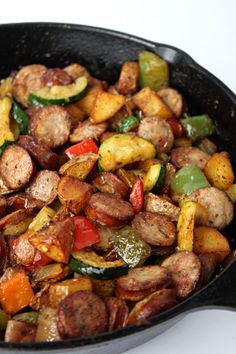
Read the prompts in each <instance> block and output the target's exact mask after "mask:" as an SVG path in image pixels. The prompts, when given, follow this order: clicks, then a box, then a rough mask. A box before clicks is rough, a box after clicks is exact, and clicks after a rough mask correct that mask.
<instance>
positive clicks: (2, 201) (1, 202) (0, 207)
mask: <svg viewBox="0 0 236 354" xmlns="http://www.w3.org/2000/svg"><path fill="white" fill-rule="evenodd" d="M6 210H7V200H6V198H5V197H0V218H2V217H3V216H4V215H5V214H6Z"/></svg>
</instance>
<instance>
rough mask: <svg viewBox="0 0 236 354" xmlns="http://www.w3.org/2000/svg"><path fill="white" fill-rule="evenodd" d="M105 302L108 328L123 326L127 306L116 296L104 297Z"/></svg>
mask: <svg viewBox="0 0 236 354" xmlns="http://www.w3.org/2000/svg"><path fill="white" fill-rule="evenodd" d="M105 304H106V307H107V310H108V315H109V320H108V330H109V331H112V330H113V329H118V328H123V327H124V326H125V325H126V320H127V317H128V314H129V308H128V306H127V305H126V303H125V301H123V300H121V299H117V298H116V297H108V298H106V299H105Z"/></svg>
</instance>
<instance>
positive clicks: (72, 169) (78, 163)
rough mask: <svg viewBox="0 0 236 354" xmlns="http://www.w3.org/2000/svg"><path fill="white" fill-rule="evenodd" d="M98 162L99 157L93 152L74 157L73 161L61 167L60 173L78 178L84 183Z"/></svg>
mask: <svg viewBox="0 0 236 354" xmlns="http://www.w3.org/2000/svg"><path fill="white" fill-rule="evenodd" d="M97 160H98V155H97V154H94V153H92V152H89V153H85V154H83V155H79V156H75V155H74V156H73V157H72V158H71V160H69V161H67V162H66V163H65V164H64V165H62V166H61V168H60V170H59V173H60V174H62V175H64V176H70V177H76V178H78V179H79V180H80V181H84V180H85V179H86V177H87V176H88V175H89V173H90V172H91V171H92V169H93V167H94V165H95V163H96V162H97Z"/></svg>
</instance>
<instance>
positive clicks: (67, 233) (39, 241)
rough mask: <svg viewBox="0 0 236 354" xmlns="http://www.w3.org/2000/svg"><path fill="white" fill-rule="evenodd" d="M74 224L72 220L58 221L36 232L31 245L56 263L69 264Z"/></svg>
mask: <svg viewBox="0 0 236 354" xmlns="http://www.w3.org/2000/svg"><path fill="white" fill-rule="evenodd" d="M73 232H74V224H73V220H72V219H71V218H68V219H66V220H64V221H57V222H54V223H52V224H50V225H49V226H48V227H46V228H44V229H42V230H40V231H38V232H36V233H35V234H34V235H33V236H32V237H31V238H30V239H29V241H30V243H31V244H32V245H33V246H34V247H35V248H36V249H38V250H39V251H41V252H42V253H44V254H46V256H48V257H49V258H51V259H53V260H54V261H56V262H62V263H68V260H69V257H70V253H71V249H72V243H73Z"/></svg>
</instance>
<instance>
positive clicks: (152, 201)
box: [144, 193, 180, 221]
mask: <svg viewBox="0 0 236 354" xmlns="http://www.w3.org/2000/svg"><path fill="white" fill-rule="evenodd" d="M144 204H145V210H146V211H150V212H152V213H158V214H160V215H166V216H167V217H169V218H170V219H171V220H173V221H177V220H178V217H179V211H180V208H178V207H177V206H175V205H174V204H172V203H170V202H169V201H168V200H165V199H163V198H161V197H159V196H158V195H155V194H153V193H148V194H147V196H146V197H145V203H144Z"/></svg>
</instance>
